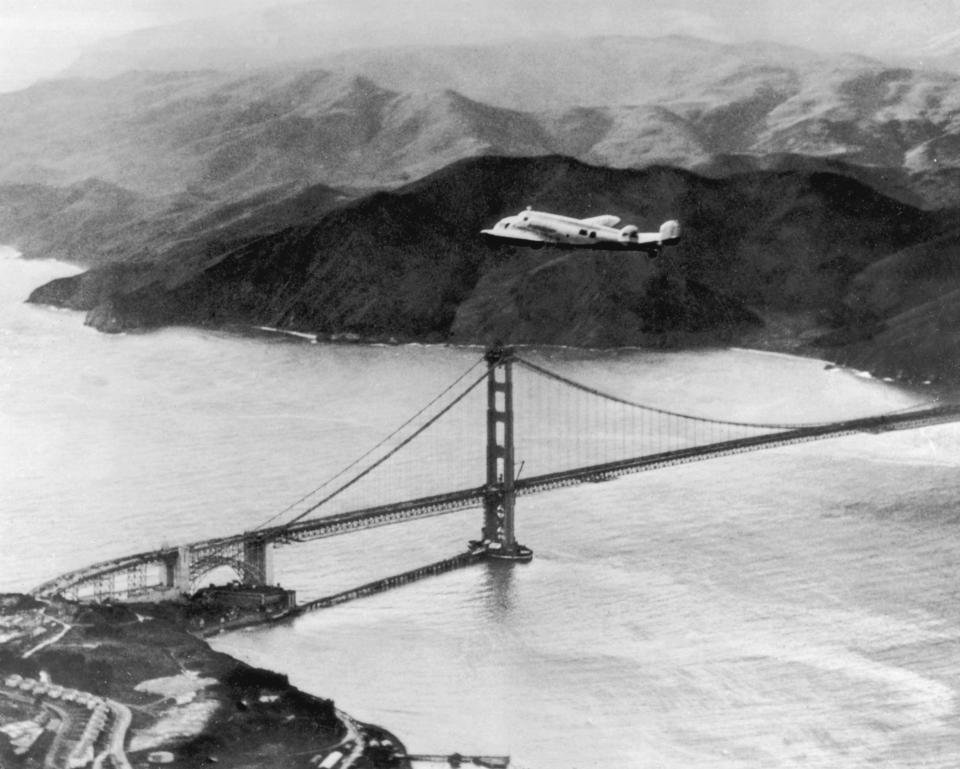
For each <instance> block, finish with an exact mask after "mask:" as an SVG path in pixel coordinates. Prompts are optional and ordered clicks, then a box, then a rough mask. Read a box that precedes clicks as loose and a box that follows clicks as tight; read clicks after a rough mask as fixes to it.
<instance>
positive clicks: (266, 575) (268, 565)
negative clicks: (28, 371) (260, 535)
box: [243, 539, 273, 586]
mask: <svg viewBox="0 0 960 769" xmlns="http://www.w3.org/2000/svg"><path fill="white" fill-rule="evenodd" d="M243 562H244V563H245V564H246V565H247V567H248V568H247V569H246V570H245V571H246V573H247V575H248V576H247V578H246V579H245V580H244V581H245V582H248V583H252V584H253V585H255V586H262V585H272V584H273V546H272V545H271V544H270V543H269V542H268V541H267V540H265V539H252V540H247V541H246V542H244V543H243ZM253 575H259V579H257V578H255V577H253ZM252 577H253V578H252Z"/></svg>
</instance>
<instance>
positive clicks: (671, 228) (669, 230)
mask: <svg viewBox="0 0 960 769" xmlns="http://www.w3.org/2000/svg"><path fill="white" fill-rule="evenodd" d="M679 242H680V222H678V221H677V220H676V219H671V220H670V221H667V222H664V223H663V224H661V225H660V245H661V246H672V245H674V244H676V243H679Z"/></svg>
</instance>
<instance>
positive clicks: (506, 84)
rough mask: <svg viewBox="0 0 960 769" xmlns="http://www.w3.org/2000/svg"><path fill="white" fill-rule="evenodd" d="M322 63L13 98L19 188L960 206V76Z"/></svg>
mask: <svg viewBox="0 0 960 769" xmlns="http://www.w3.org/2000/svg"><path fill="white" fill-rule="evenodd" d="M178 63H179V64H181V65H182V64H183V62H178ZM320 64H321V65H322V66H319V67H317V66H314V67H311V68H304V67H303V66H301V65H297V66H290V67H287V68H283V69H274V70H268V71H258V72H252V73H250V74H246V75H237V74H235V73H229V72H218V71H209V70H205V71H191V72H166V73H158V72H152V73H151V72H134V73H127V74H123V75H119V76H117V77H114V78H112V79H109V80H99V79H81V80H68V81H52V82H48V83H44V84H39V85H36V86H33V87H31V88H28V89H26V90H24V91H20V92H17V93H13V94H4V95H0V131H2V132H3V135H4V137H5V141H4V143H3V146H2V147H0V182H8V183H41V184H54V185H65V184H72V183H76V182H78V181H82V180H83V179H86V178H89V177H97V178H101V179H102V180H104V181H106V182H109V183H112V184H116V185H119V186H121V187H125V188H128V189H130V190H132V191H135V192H138V193H141V194H145V195H150V196H158V195H168V194H178V193H181V192H183V191H185V190H189V191H191V192H201V193H203V194H205V195H209V196H211V197H212V198H214V199H216V200H220V201H222V200H237V199H241V198H244V197H248V196H250V195H252V194H255V193H257V192H260V191H263V190H266V189H269V188H270V187H273V186H277V185H290V184H294V185H300V186H306V185H309V184H316V183H323V184H328V185H331V186H351V187H358V186H359V187H367V188H370V187H385V186H387V187H389V186H395V185H398V184H402V183H404V182H406V181H409V180H411V179H414V178H418V177H420V176H423V175H425V174H427V173H430V172H432V171H435V170H437V169H439V168H442V167H443V166H445V165H447V164H448V163H450V162H453V161H454V160H456V159H458V158H461V157H470V156H476V155H483V154H499V155H503V154H506V155H518V156H531V155H543V154H554V153H561V154H566V155H570V156H573V157H577V158H579V159H581V160H583V161H585V162H588V163H595V164H600V165H606V166H610V167H614V168H639V167H644V166H647V165H650V164H653V163H669V164H672V165H677V166H681V167H685V168H702V167H705V166H708V165H710V164H713V163H714V162H715V161H716V159H717V158H718V157H719V156H724V155H729V154H740V155H745V156H748V157H757V158H762V157H766V156H769V155H777V154H791V155H805V156H811V157H820V158H828V159H839V160H843V161H845V162H848V163H851V164H856V165H859V166H863V167H868V168H872V169H879V170H880V171H881V172H882V173H881V174H880V175H879V176H884V175H886V176H887V177H889V178H890V180H891V182H893V183H895V184H896V185H898V186H899V187H901V188H909V189H911V190H913V192H914V194H916V195H918V196H920V198H922V199H923V200H925V201H926V203H927V204H928V205H931V206H937V205H949V204H953V203H954V202H957V201H960V185H957V184H956V181H957V176H958V174H960V142H958V141H957V139H956V136H957V135H958V131H960V75H951V74H947V73H936V72H928V71H919V70H916V71H915V70H909V69H890V68H888V67H886V66H885V65H883V64H881V63H880V62H877V61H873V60H870V59H866V58H863V57H851V56H839V57H826V56H822V55H817V54H812V53H810V52H806V51H803V50H800V49H793V48H787V47H785V46H776V45H723V44H719V43H711V42H707V41H703V40H696V39H691V38H682V37H667V38H661V39H644V38H627V37H614V38H600V39H593V40H571V41H552V42H550V43H549V44H534V43H531V44H530V45H528V46H525V47H520V48H517V47H511V46H502V45H491V46H472V47H433V48H412V49H404V50H382V51H366V52H346V53H343V54H339V55H335V56H327V57H326V58H324V59H323V60H322V62H320ZM878 178H879V177H878ZM887 191H892V188H891V189H888V190H887Z"/></svg>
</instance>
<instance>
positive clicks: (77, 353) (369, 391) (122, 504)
mask: <svg viewBox="0 0 960 769" xmlns="http://www.w3.org/2000/svg"><path fill="white" fill-rule="evenodd" d="M67 271H69V268H68V267H66V266H64V265H60V264H56V263H44V262H24V261H22V260H17V259H13V258H11V255H10V254H9V253H8V254H7V255H6V258H2V257H0V293H2V296H0V374H2V379H0V429H2V433H0V434H2V435H3V440H2V441H0V447H2V448H0V451H2V454H0V505H2V506H0V511H2V512H0V516H2V517H0V541H2V543H3V544H4V549H3V555H2V556H0V558H2V564H3V569H2V573H0V589H4V590H11V589H26V588H29V587H30V586H32V585H34V584H37V583H39V582H40V581H42V580H43V579H45V578H48V577H50V576H52V575H54V574H56V573H58V572H60V571H63V570H66V569H69V568H72V567H75V566H80V565H83V564H85V563H89V562H92V561H95V560H99V559H102V558H106V557H110V556H114V555H120V554H124V553H128V552H131V551H136V550H142V549H148V548H151V547H155V546H156V545H158V544H160V543H162V542H178V541H189V540H191V539H194V538H198V537H203V536H209V535H215V534H220V533H226V532H232V531H236V530H239V529H243V528H247V527H249V526H252V525H255V524H257V523H259V522H260V521H261V520H262V519H263V518H264V517H265V515H266V514H268V513H272V512H276V511H278V510H280V509H282V508H283V507H284V506H286V505H287V504H288V503H289V502H292V501H293V500H294V499H296V498H297V497H298V496H299V495H300V494H301V493H303V492H306V491H309V490H310V489H312V488H314V487H315V486H316V485H317V482H318V481H321V480H323V479H324V478H325V477H326V476H327V475H328V471H329V469H330V468H332V467H333V468H338V467H339V466H341V465H342V463H343V461H344V459H345V458H349V457H353V456H355V455H357V454H359V453H362V452H363V451H364V450H366V449H367V448H368V447H369V446H370V445H371V444H372V443H373V442H375V441H376V440H378V439H379V438H380V437H382V436H383V434H384V432H385V430H386V429H388V428H390V427H393V426H395V425H397V424H399V423H400V422H401V421H402V420H403V419H405V418H406V417H407V416H408V415H409V414H410V413H412V412H413V411H414V410H416V409H417V408H419V407H420V406H421V405H423V402H424V400H425V398H428V397H430V396H432V395H433V394H435V393H436V392H437V391H438V389H439V388H441V387H442V386H444V385H445V384H446V383H447V382H449V381H451V380H452V379H453V378H454V377H455V376H457V375H459V374H460V373H461V372H462V371H463V370H465V369H466V368H467V367H468V366H469V365H470V364H471V363H472V362H473V361H474V360H475V358H476V356H477V354H478V351H477V350H449V349H443V348H413V347H405V348H351V347H329V346H324V345H310V344H301V343H291V342H289V341H286V340H282V339H279V338H278V339H271V338H260V339H256V338H239V337H236V336H228V335H223V334H215V333H207V332H201V331H195V330H188V329H172V330H168V331H163V332H159V333H154V334H149V335H128V336H106V335H102V334H98V333H96V332H94V331H92V330H90V329H87V328H85V327H83V326H82V325H81V318H80V316H78V315H77V314H76V313H69V312H56V311H53V310H49V309H45V308H39V307H31V306H28V305H24V304H22V298H23V297H25V296H26V294H27V293H28V292H29V290H30V289H31V288H32V287H34V286H36V285H38V284H39V283H41V282H43V281H44V280H46V279H49V278H50V277H53V276H55V275H57V274H64V273H65V272H67ZM532 354H535V355H539V358H538V359H539V360H541V361H542V362H545V363H546V364H548V365H549V366H551V367H553V368H556V369H558V370H560V371H562V372H563V373H565V374H566V375H568V376H571V377H574V378H577V379H581V380H583V381H585V382H589V383H591V384H593V385H594V386H596V387H598V388H600V389H610V390H614V391H616V392H619V393H621V394H623V395H625V396H626V397H637V398H642V399H644V400H652V401H654V402H656V403H658V404H660V405H663V406H664V407H666V408H678V409H684V410H693V411H696V412H697V413H702V414H712V413H722V414H728V415H736V416H738V417H742V418H747V419H762V418H765V417H770V416H775V417H776V418H778V419H790V420H795V421H803V420H806V419H810V420H818V419H823V418H830V417H831V416H839V415H841V414H842V415H854V414H866V413H871V412H876V411H882V410H888V409H895V408H900V407H903V406H906V405H909V404H911V403H915V402H917V401H918V400H919V399H920V397H921V395H920V394H918V393H916V392H912V391H908V390H904V389H900V388H897V387H894V386H892V385H889V384H884V383H879V382H875V381H871V380H867V379H863V378H859V377H857V376H854V375H852V374H850V373H848V372H842V371H836V370H833V371H827V370H824V367H823V364H822V363H818V362H817V361H810V360H800V359H793V358H787V357H783V356H772V355H762V354H758V353H750V352H745V351H723V352H703V353H685V354H678V355H663V354H656V355H653V354H645V353H640V352H635V351H634V352H624V353H615V354H587V353H574V352H566V353H563V352H550V353H546V352H543V353H539V354H538V353H532ZM958 465H960V431H958V428H957V427H954V426H939V427H934V428H926V429H924V430H920V431H913V432H906V433H902V434H890V435H865V436H856V437H850V438H844V439H837V440H833V441H823V442H819V443H813V444H806V445H800V446H793V447H788V448H784V449H777V450H768V451H764V452H760V453H755V454H747V455H742V456H738V457H729V458H725V459H718V460H712V461H709V462H704V463H701V464H694V465H687V466H682V467H676V468H671V469H667V470H660V471H656V472H653V473H646V474H641V475H637V476H632V477H628V478H623V479H619V480H617V481H612V482H608V483H603V484H592V485H585V486H581V487H576V488H571V489H564V490H558V491H556V492H551V493H548V494H543V495H539V496H534V497H523V498H521V500H520V502H519V518H518V535H519V539H520V541H522V542H524V543H525V544H527V545H529V546H531V547H532V548H533V549H534V551H535V553H536V555H535V558H534V560H533V562H532V563H530V564H527V565H519V566H516V567H514V568H496V567H494V566H479V567H476V568H472V569H467V570H464V571H460V572H455V573H451V574H448V575H444V576H442V577H437V578H434V579H430V580H426V581H424V582H420V583H416V584H414V585H412V586H408V587H405V588H402V589H399V590H396V591H392V592H389V593H386V594H382V595H380V596H377V597H373V598H369V599H365V600H362V601H357V602H355V603H351V604H347V605H344V606H341V607H338V608H336V609H332V610H328V611H324V612H320V613H316V614H312V615H309V616H306V617H303V618H301V619H300V620H298V621H297V622H296V623H294V624H292V625H290V626H285V627H275V628H269V629H260V630H256V631H252V632H246V633H236V634H232V635H228V636H224V637H221V638H218V639H216V640H215V642H214V644H215V646H216V647H217V648H218V649H222V650H224V651H228V652H230V653H232V654H235V655H237V656H239V657H241V658H243V659H246V660H249V661H251V662H254V663H256V664H259V665H263V666H265V667H270V668H273V669H275V670H281V671H283V672H285V673H287V674H289V675H290V678H291V680H292V681H293V683H295V684H296V685H298V686H300V687H302V688H304V689H306V690H308V691H311V692H315V693H317V694H320V695H324V696H330V697H333V698H334V699H335V700H336V701H337V703H338V705H339V706H341V707H343V708H344V709H346V710H348V711H349V712H351V713H353V714H354V715H355V716H357V717H358V718H360V719H364V720H369V721H374V722H378V723H382V724H384V725H385V726H387V727H388V728H390V729H392V730H394V731H395V732H396V733H397V734H398V735H399V736H401V738H402V739H403V740H404V741H405V742H406V743H407V745H408V746H409V747H410V748H411V749H412V750H415V751H421V752H438V753H442V752H449V751H453V750H459V751H461V752H486V753H500V752H503V753H510V754H512V755H513V756H514V758H515V760H516V761H518V762H519V763H521V764H524V765H527V766H533V767H579V768H580V769H585V768H586V767H760V766H762V767H793V766H805V767H831V768H832V767H860V766H889V767H911V766H917V767H920V766H923V767H955V766H956V765H957V764H958V762H960V726H958V719H957V695H958V692H960V630H958V627H960V622H958V620H960V616H958V615H960V608H958V607H960V602H958V601H957V597H958V596H957V593H958V589H957V555H956V554H957V552H958V545H960V528H958V515H957V500H958V498H960V481H958ZM478 473H479V468H478ZM478 528H479V514H478V513H477V512H476V511H468V512H465V513H458V514H454V515H450V516H446V517H441V518H436V519H430V520H426V521H421V522H417V523H410V524H405V525H402V526H394V527H385V528H382V529H377V530H372V531H368V532H364V533H360V534H356V535H351V536H349V537H341V538H334V539H331V540H324V541H321V542H318V543H313V544H310V545H306V546H301V547H297V548H284V549H281V550H279V551H278V571H279V576H280V577H281V578H282V579H283V580H284V582H286V583H289V584H292V585H293V586H295V587H297V588H298V590H299V591H300V593H301V595H302V596H303V597H305V598H308V597H310V596H313V595H321V594H324V593H327V592H332V591H334V590H336V589H339V588H341V587H348V586H351V585H356V584H359V583H361V582H363V581H366V580H367V579H371V578H373V577H376V576H381V575H384V574H389V573H393V572H394V571H399V570H401V569H404V568H409V567H411V566H414V565H417V564H420V563H425V562H427V561H430V560H433V559H436V558H441V557H444V556H447V555H450V554H452V553H454V552H458V551H459V550H461V549H462V547H463V544H464V541H465V540H466V539H468V538H471V537H473V536H475V535H476V534H477V532H478Z"/></svg>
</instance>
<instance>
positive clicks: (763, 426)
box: [514, 356, 924, 430]
mask: <svg viewBox="0 0 960 769" xmlns="http://www.w3.org/2000/svg"><path fill="white" fill-rule="evenodd" d="M514 360H515V361H516V362H517V363H519V364H520V365H521V366H525V367H526V368H528V369H530V370H531V371H533V372H535V373H537V374H540V375H541V376H545V377H547V378H549V379H553V380H555V381H557V382H561V383H563V384H565V385H567V386H569V387H573V388H574V389H576V390H580V391H582V392H586V393H590V394H591V395H595V396H597V397H599V398H605V399H607V400H609V401H613V402H615V403H620V404H622V405H624V406H630V407H632V408H636V409H642V410H643V411H649V412H651V413H654V414H663V415H666V416H671V417H678V418H680V419H690V420H694V421H697V422H708V423H710V424H715V425H727V426H729V427H752V428H756V429H760V430H798V429H801V428H804V427H825V426H827V425H830V424H833V422H795V423H789V422H781V423H778V422H770V423H765V422H733V421H729V420H725V419H712V418H710V417H699V416H693V415H691V414H681V413H679V412H677V411H668V410H666V409H661V408H657V407H656V406H647V405H645V404H643V403H637V402H635V401H631V400H627V399H626V398H621V397H619V396H616V395H610V394H609V393H605V392H603V391H601V390H597V389H596V388H594V387H590V386H588V385H585V384H582V383H580V382H577V381H575V380H573V379H568V378H567V377H565V376H562V375H561V374H558V373H556V372H555V371H550V369H546V368H543V366H539V365H537V364H536V363H531V362H530V361H528V360H526V359H524V358H521V357H520V356H515V357H514ZM923 405H924V404H920V405H917V406H908V407H906V408H903V409H898V410H896V411H890V412H886V413H885V414H882V415H880V416H890V415H893V414H900V413H903V412H907V411H912V410H914V409H917V408H921V407H923Z"/></svg>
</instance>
